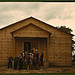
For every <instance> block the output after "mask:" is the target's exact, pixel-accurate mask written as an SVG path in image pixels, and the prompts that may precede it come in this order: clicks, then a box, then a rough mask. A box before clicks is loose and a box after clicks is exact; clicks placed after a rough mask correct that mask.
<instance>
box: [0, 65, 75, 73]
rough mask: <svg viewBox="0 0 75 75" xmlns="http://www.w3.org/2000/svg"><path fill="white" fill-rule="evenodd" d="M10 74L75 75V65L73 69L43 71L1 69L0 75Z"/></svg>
mask: <svg viewBox="0 0 75 75" xmlns="http://www.w3.org/2000/svg"><path fill="white" fill-rule="evenodd" d="M8 73H75V65H74V66H72V67H50V68H46V69H43V70H20V71H19V70H14V69H13V68H12V69H8V68H7V66H2V67H0V74H8Z"/></svg>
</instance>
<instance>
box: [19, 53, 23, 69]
mask: <svg viewBox="0 0 75 75" xmlns="http://www.w3.org/2000/svg"><path fill="white" fill-rule="evenodd" d="M21 69H22V55H21V53H20V55H19V70H21Z"/></svg>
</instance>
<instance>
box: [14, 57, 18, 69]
mask: <svg viewBox="0 0 75 75" xmlns="http://www.w3.org/2000/svg"><path fill="white" fill-rule="evenodd" d="M18 61H19V58H18V57H15V58H14V69H17V67H18Z"/></svg>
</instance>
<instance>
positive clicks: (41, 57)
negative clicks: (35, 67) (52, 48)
mask: <svg viewBox="0 0 75 75" xmlns="http://www.w3.org/2000/svg"><path fill="white" fill-rule="evenodd" d="M43 57H44V55H43V53H42V54H41V56H40V65H41V66H43Z"/></svg>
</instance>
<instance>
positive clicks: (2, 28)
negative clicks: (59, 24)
mask: <svg viewBox="0 0 75 75" xmlns="http://www.w3.org/2000/svg"><path fill="white" fill-rule="evenodd" d="M30 18H32V19H35V20H37V21H39V22H42V23H44V24H46V25H48V26H50V27H53V28H55V29H57V30H59V31H61V32H64V31H62V30H60V29H58V28H56V27H54V26H52V25H50V24H47V23H45V22H43V21H41V20H39V19H36V18H34V17H32V16H31V17H28V18H26V19H23V20H20V21H18V22H15V23H13V24H11V25H8V26H6V27H3V28H1V29H0V30H2V29H5V28H7V27H10V26H12V25H14V24H17V23H20V22H23V21H24V20H28V19H30ZM64 33H67V32H64ZM67 34H69V35H73V34H70V33H67Z"/></svg>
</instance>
